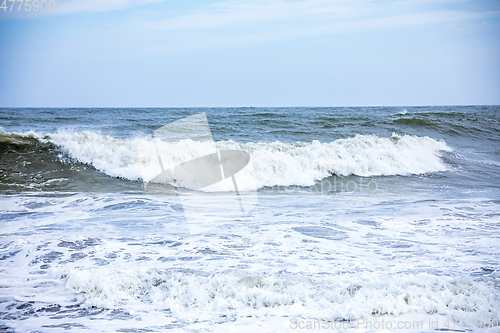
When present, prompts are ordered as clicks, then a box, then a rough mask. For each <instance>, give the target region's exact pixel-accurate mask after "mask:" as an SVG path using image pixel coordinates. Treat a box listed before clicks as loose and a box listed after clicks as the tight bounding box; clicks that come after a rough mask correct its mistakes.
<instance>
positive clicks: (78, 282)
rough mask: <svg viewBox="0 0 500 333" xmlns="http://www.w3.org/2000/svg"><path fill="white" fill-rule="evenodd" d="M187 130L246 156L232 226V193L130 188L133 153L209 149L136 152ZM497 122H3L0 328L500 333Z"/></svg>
mask: <svg viewBox="0 0 500 333" xmlns="http://www.w3.org/2000/svg"><path fill="white" fill-rule="evenodd" d="M200 113H204V114H205V115H206V119H207V120H208V124H209V126H210V131H211V135H212V137H213V143H210V144H213V145H215V148H216V149H217V150H239V151H244V152H246V153H248V154H249V156H250V163H249V164H248V166H246V167H245V168H244V169H243V170H241V172H239V173H238V174H236V175H235V177H236V178H235V179H236V180H237V183H238V184H237V185H238V191H239V192H238V195H239V197H238V199H239V200H240V202H241V200H243V201H244V202H246V203H250V204H249V205H248V206H247V207H246V208H245V211H244V212H238V211H234V210H231V209H229V204H228V203H229V202H230V201H231V200H233V199H234V188H233V187H232V186H233V183H232V182H231V181H224V182H220V183H218V184H214V185H213V186H211V187H208V188H204V189H201V190H195V191H194V190H191V189H185V188H181V187H178V186H177V185H176V184H163V185H164V186H165V187H164V188H163V189H160V191H159V192H158V191H157V192H155V193H152V192H151V191H148V190H147V188H146V187H145V183H144V179H143V178H144V170H145V169H144V168H147V167H148V166H151V165H153V164H154V163H157V160H156V159H155V154H144V152H147V151H148V149H152V151H155V149H160V150H161V151H162V156H163V158H164V161H166V162H168V163H169V164H170V165H175V164H176V163H181V162H183V161H189V160H192V159H194V158H197V157H199V156H202V155H204V154H206V153H207V151H208V150H209V149H211V148H210V147H209V146H208V144H209V143H207V142H200V141H197V140H193V139H191V138H188V137H187V136H186V138H185V139H182V138H180V139H179V140H174V141H170V142H166V141H162V140H159V139H158V138H155V137H154V136H153V135H152V133H154V131H155V130H157V129H158V128H160V127H161V126H164V125H166V124H169V123H172V122H174V121H176V120H179V119H183V118H186V117H189V116H192V115H195V114H200ZM499 121H500V107H498V106H449V107H437V106H435V107H364V108H201V109H195V108H186V109H182V108H174V109H172V108H159V109H152V108H147V109H132V108H126V109H89V108H86V109H64V108H63V109H7V108H4V109H0V126H1V131H0V170H1V174H0V328H1V329H3V330H4V331H6V332H62V331H75V332H80V331H89V332H90V331H91V332H163V331H186V332H192V331H201V332H204V331H229V332H231V331H234V332H244V331H248V332H255V331H256V330H257V331H259V332H260V331H262V332H265V331H297V332H300V331H307V330H316V331H318V330H319V331H332V330H340V331H342V330H352V329H354V330H357V331H360V332H362V331H373V330H381V329H382V330H395V329H396V330H398V329H399V330H400V331H434V330H443V329H452V330H462V331H464V330H466V331H470V330H472V331H481V330H484V329H485V328H487V329H488V330H489V331H491V332H493V331H499V327H498V326H499V322H498V321H499V318H500V245H499V244H500V168H499V167H500V145H499V142H500V122H499ZM188 130H190V131H191V132H192V131H193V129H188ZM148 147H149V148H148ZM148 156H149V157H148ZM231 191H232V192H231ZM193 198H195V199H197V201H196V200H195V201H189V200H192V199H193ZM200 198H201V199H200ZM187 202H191V203H193V202H194V204H193V205H191V206H190V204H187ZM193 207H195V208H196V210H194V213H193ZM190 214H191V215H190Z"/></svg>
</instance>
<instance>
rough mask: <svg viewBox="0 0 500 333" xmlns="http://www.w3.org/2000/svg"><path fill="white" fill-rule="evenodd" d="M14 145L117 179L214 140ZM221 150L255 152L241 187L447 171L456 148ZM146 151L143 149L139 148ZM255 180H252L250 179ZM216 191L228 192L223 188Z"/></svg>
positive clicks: (65, 139)
mask: <svg viewBox="0 0 500 333" xmlns="http://www.w3.org/2000/svg"><path fill="white" fill-rule="evenodd" d="M2 137H3V139H5V140H3V141H8V144H10V145H12V144H19V145H26V144H28V145H29V144H31V143H33V140H34V139H35V138H36V140H38V141H39V142H49V143H51V144H52V145H55V146H56V147H57V148H58V149H59V150H62V151H63V152H64V153H65V154H66V156H67V157H70V158H71V159H72V160H74V161H77V162H80V163H85V164H88V165H91V166H93V167H94V168H95V169H97V170H99V171H101V172H103V173H105V174H107V175H109V176H112V177H120V178H124V179H128V180H141V179H142V176H143V175H142V173H141V170H144V168H147V167H148V166H151V165H153V164H155V163H158V158H157V155H156V151H157V150H158V149H159V150H161V151H162V158H165V161H164V163H165V164H166V165H169V166H175V165H178V164H180V163H183V162H186V161H189V160H191V159H194V158H197V157H200V156H203V155H206V154H207V151H210V149H213V144H212V143H210V142H198V141H192V140H189V139H188V140H181V141H178V142H164V141H160V140H158V139H153V138H152V137H149V136H146V137H135V138H116V137H112V136H108V135H102V134H99V133H94V132H90V131H84V132H79V133H75V132H58V133H54V134H48V135H45V136H42V135H38V134H35V133H33V132H29V133H25V134H23V135H20V134H6V133H2ZM215 146H216V147H217V148H218V149H221V150H232V149H236V150H242V151H245V152H247V153H249V154H250V162H251V163H250V164H249V165H248V166H247V167H246V168H244V169H243V170H242V171H241V172H240V173H238V174H237V179H238V185H239V186H240V187H241V188H240V189H241V190H255V189H258V188H262V187H265V186H275V185H279V186H291V185H299V186H310V185H314V183H315V182H316V181H319V180H321V179H323V178H326V177H329V176H331V175H337V176H349V175H355V176H362V177H371V176H384V175H411V174H424V173H432V172H440V171H445V170H447V166H446V165H445V164H444V162H443V160H442V159H441V153H442V152H443V151H451V148H450V147H448V146H447V145H446V143H445V142H443V141H438V140H435V139H432V138H429V137H418V136H412V135H397V134H393V135H392V136H391V137H388V138H379V137H376V136H371V135H356V136H354V137H352V138H348V139H339V140H335V141H333V142H329V143H322V142H319V141H317V140H314V141H312V142H295V143H284V142H280V141H275V142H272V143H263V142H249V143H238V142H235V141H232V140H228V141H219V142H216V143H215ZM139 149H141V153H140V154H139V153H138V151H139ZM250 179H252V181H250ZM211 190H227V189H225V188H224V187H219V188H215V189H211Z"/></svg>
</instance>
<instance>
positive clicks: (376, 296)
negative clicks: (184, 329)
mask: <svg viewBox="0 0 500 333" xmlns="http://www.w3.org/2000/svg"><path fill="white" fill-rule="evenodd" d="M68 276H69V278H68V280H67V288H69V289H70V290H73V291H74V292H75V293H77V294H79V295H80V297H81V298H82V300H83V301H84V302H85V303H86V304H87V305H88V306H97V307H104V308H115V307H121V306H126V307H132V308H135V307H137V308H141V307H143V306H145V305H146V304H148V306H152V308H154V309H156V310H160V309H161V310H169V311H171V312H172V314H173V315H174V316H175V317H176V318H180V319H183V320H187V321H197V320H208V319H214V318H217V317H219V316H227V317H247V316H249V317H267V316H302V317H308V318H319V319H320V318H329V319H334V320H339V319H347V320H353V319H356V318H361V317H366V316H371V315H401V314H408V313H421V314H436V313H437V314H441V315H452V316H458V317H460V316H465V315H466V314H469V316H474V317H477V318H484V319H488V320H489V319H492V318H497V316H498V311H499V310H500V308H499V300H498V298H497V297H496V295H495V293H496V291H495V288H494V286H492V285H490V284H489V283H487V282H477V281H473V280H472V279H469V278H463V279H456V278H452V277H447V276H435V275H429V274H425V273H421V274H416V275H414V274H406V275H404V274H400V275H395V276H389V275H385V276H384V275H383V274H379V273H369V272H365V273H358V274H343V275H333V276H329V277H324V278H318V277H317V276H316V277H315V278H314V279H312V278H309V277H307V276H306V275H302V274H288V273H281V274H275V275H272V276H269V275H268V276H265V275H258V274H255V273H251V272H248V271H226V272H219V273H217V274H213V275H207V274H200V273H196V272H189V271H188V272H179V271H161V270H158V269H149V270H147V269H137V268H136V269H133V268H130V267H128V268H126V267H104V268H94V269H89V270H84V271H77V270H74V271H71V272H70V273H69V274H68Z"/></svg>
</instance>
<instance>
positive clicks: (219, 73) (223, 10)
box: [0, 0, 500, 107]
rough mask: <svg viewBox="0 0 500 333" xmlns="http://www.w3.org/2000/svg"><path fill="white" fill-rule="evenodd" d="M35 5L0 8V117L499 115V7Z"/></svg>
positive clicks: (488, 0) (432, 2) (408, 1)
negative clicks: (309, 109) (354, 110)
mask: <svg viewBox="0 0 500 333" xmlns="http://www.w3.org/2000/svg"><path fill="white" fill-rule="evenodd" d="M0 2H3V0H0ZM39 4H40V5H42V6H44V7H39V9H38V11H36V12H35V11H34V5H35V0H31V1H30V2H28V3H26V2H21V1H20V0H18V1H17V2H15V3H13V2H11V1H9V0H6V1H5V6H3V8H0V107H238V106H257V107H258V106H372V105H373V106H375V105H381V106H389V105H394V106H410V105H474V104H476V105H498V104H500V1H499V0H289V1H281V0H222V1H217V0H216V1H200V0H190V1H185V0H184V1H180V0H177V1H175V0H142V1H138V0H50V1H49V2H47V0H44V4H42V3H41V2H40V3H39ZM31 5H33V6H31ZM11 6H12V8H11ZM30 6H31V8H30ZM42 8H45V10H42ZM29 9H31V10H29Z"/></svg>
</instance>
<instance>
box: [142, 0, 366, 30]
mask: <svg viewBox="0 0 500 333" xmlns="http://www.w3.org/2000/svg"><path fill="white" fill-rule="evenodd" d="M370 2H371V1H370V0H296V1H282V0H257V1H228V2H219V3H214V4H212V5H209V6H205V7H203V8H201V9H200V10H198V11H197V12H195V13H192V14H187V15H183V16H179V17H174V18H169V19H164V20H159V21H156V22H154V23H152V24H151V26H152V27H155V28H158V29H164V30H180V29H213V28H219V27H224V26H227V25H231V24H241V23H255V22H266V21H278V22H279V21H283V20H291V19H294V20H297V19H298V20H299V21H300V20H311V19H321V18H330V19H331V18H335V17H346V16H350V15H354V14H358V13H359V12H360V11H363V9H362V8H363V4H367V3H370Z"/></svg>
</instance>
